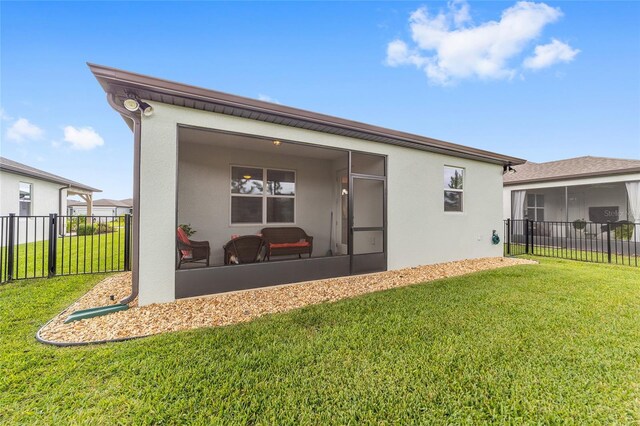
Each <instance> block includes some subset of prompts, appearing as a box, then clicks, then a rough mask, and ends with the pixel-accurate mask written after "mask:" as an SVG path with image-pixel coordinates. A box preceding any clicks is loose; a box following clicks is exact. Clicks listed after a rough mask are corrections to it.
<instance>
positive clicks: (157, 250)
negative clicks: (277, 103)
mask: <svg viewBox="0 0 640 426" xmlns="http://www.w3.org/2000/svg"><path fill="white" fill-rule="evenodd" d="M150 103H151V102H150ZM153 107H154V114H153V115H152V116H151V117H143V121H142V154H141V169H140V172H141V188H140V269H139V271H140V303H141V304H143V305H144V304H148V303H154V302H166V301H170V300H173V299H174V284H175V283H174V280H175V276H174V268H175V252H174V249H175V242H174V239H175V230H174V228H175V225H176V223H177V217H176V205H175V199H176V198H175V197H176V189H177V170H176V165H177V143H176V139H177V136H176V135H177V125H178V124H185V125H191V126H198V127H203V128H212V129H218V130H223V131H230V132H238V133H244V134H250V135H251V134H253V135H261V136H268V137H272V138H278V139H281V140H284V141H286V140H293V141H298V142H306V143H312V144H316V145H324V146H329V147H337V148H343V149H353V150H358V151H365V152H371V153H376V154H382V155H387V156H388V211H387V213H388V245H387V248H388V267H389V269H398V268H403V267H408V266H416V265H421V264H430V263H436V262H443V261H450V260H456V259H464V258H477V257H485V256H500V255H501V254H502V246H501V245H492V244H491V231H492V230H494V229H495V230H497V231H498V232H499V234H500V235H502V193H501V188H502V167H501V166H499V165H495V164H488V163H484V162H479V161H474V160H468V159H461V158H456V157H451V156H445V155H440V154H434V153H429V152H424V151H418V150H413V149H408V148H402V147H396V146H391V145H385V144H379V143H374V142H369V141H363V140H358V139H352V138H346V137H340V136H336V135H330V134H324V133H319V132H313V131H308V130H304V129H297V128H291V127H285V126H279V125H275V124H271V123H265V122H259V121H252V120H248V119H243V118H238V117H231V116H226V115H221V114H215V113H210V112H205V111H197V110H192V109H188V108H181V107H176V106H170V105H166V104H161V103H155V102H153ZM445 165H449V166H457V167H464V168H465V169H466V183H465V192H464V204H465V211H464V213H445V212H444V211H443V210H444V209H443V203H444V201H443V197H444V195H443V180H444V179H443V168H444V166H445Z"/></svg>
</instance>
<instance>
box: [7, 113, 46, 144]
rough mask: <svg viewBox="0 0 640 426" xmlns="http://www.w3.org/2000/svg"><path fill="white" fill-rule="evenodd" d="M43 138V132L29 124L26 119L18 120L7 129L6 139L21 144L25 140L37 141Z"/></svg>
mask: <svg viewBox="0 0 640 426" xmlns="http://www.w3.org/2000/svg"><path fill="white" fill-rule="evenodd" d="M42 136H44V130H42V129H41V128H40V127H38V126H36V125H35V124H31V123H30V122H29V120H27V119H26V118H19V119H18V120H17V121H16V122H15V123H13V124H12V125H11V127H9V128H8V129H7V139H9V140H10V141H14V142H18V143H22V142H24V141H27V140H38V139H41V138H42Z"/></svg>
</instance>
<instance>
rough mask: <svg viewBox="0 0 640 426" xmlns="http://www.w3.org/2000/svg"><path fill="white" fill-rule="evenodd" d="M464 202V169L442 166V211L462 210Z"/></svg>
mask: <svg viewBox="0 0 640 426" xmlns="http://www.w3.org/2000/svg"><path fill="white" fill-rule="evenodd" d="M463 204H464V169H463V168H461V167H450V166H445V167H444V211H445V212H462V211H463Z"/></svg>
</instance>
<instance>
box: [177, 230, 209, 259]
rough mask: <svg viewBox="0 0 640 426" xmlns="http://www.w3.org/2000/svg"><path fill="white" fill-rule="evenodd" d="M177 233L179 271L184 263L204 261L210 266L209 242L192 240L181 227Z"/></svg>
mask: <svg viewBox="0 0 640 426" xmlns="http://www.w3.org/2000/svg"><path fill="white" fill-rule="evenodd" d="M176 232H177V242H178V244H177V249H178V269H180V267H181V266H182V265H183V264H184V263H196V262H202V261H204V263H205V265H206V266H209V256H210V255H211V249H210V247H209V242H208V241H194V240H190V239H189V237H188V236H187V233H186V232H184V230H183V229H182V228H180V227H178V230H177V231H176Z"/></svg>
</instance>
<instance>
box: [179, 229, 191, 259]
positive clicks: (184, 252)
mask: <svg viewBox="0 0 640 426" xmlns="http://www.w3.org/2000/svg"><path fill="white" fill-rule="evenodd" d="M177 232H178V239H179V240H180V241H181V242H182V243H184V244H188V245H191V241H189V237H187V233H186V232H184V229H182V228H180V227H178V231H177ZM180 252H181V253H182V257H184V258H185V259H190V258H191V256H192V253H191V250H180Z"/></svg>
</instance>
